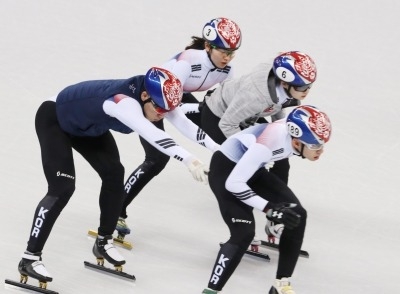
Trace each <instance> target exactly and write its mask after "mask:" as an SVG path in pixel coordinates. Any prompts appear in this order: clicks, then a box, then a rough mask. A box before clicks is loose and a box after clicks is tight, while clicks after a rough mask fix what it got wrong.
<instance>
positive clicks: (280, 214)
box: [264, 202, 300, 230]
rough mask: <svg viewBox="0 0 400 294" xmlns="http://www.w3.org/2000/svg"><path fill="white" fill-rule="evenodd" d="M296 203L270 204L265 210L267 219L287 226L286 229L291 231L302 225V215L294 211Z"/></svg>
mask: <svg viewBox="0 0 400 294" xmlns="http://www.w3.org/2000/svg"><path fill="white" fill-rule="evenodd" d="M296 206H297V204H295V203H285V202H282V203H273V202H268V203H267V206H266V207H265V209H264V212H265V213H266V216H267V219H269V220H270V221H273V222H277V223H281V224H283V225H285V228H287V229H289V230H291V229H294V228H296V227H297V226H298V225H299V224H300V215H299V214H297V213H296V212H294V211H293V209H292V208H294V207H296Z"/></svg>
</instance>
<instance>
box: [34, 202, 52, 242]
mask: <svg viewBox="0 0 400 294" xmlns="http://www.w3.org/2000/svg"><path fill="white" fill-rule="evenodd" d="M48 211H49V210H48V209H44V207H40V210H39V213H38V215H37V217H36V219H35V222H34V227H33V230H32V233H31V236H33V237H36V238H37V237H38V236H39V233H40V228H41V227H42V225H43V222H44V220H45V219H46V216H45V214H46V213H47V212H48Z"/></svg>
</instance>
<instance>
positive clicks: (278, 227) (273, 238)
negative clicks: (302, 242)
mask: <svg viewBox="0 0 400 294" xmlns="http://www.w3.org/2000/svg"><path fill="white" fill-rule="evenodd" d="M283 229H284V225H283V224H278V223H274V222H273V221H270V220H267V223H266V225H265V233H266V234H267V238H268V242H269V243H273V244H279V240H280V238H281V235H282V231H283Z"/></svg>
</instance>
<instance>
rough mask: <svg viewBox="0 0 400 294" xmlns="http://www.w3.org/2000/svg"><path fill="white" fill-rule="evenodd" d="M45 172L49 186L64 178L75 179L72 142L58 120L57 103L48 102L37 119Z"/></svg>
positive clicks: (44, 104) (39, 112)
mask: <svg viewBox="0 0 400 294" xmlns="http://www.w3.org/2000/svg"><path fill="white" fill-rule="evenodd" d="M35 128H36V134H37V136H38V139H39V144H40V150H41V156H42V164H43V170H44V173H45V176H46V179H47V181H48V183H49V185H57V184H58V182H59V181H63V180H62V178H65V177H68V178H69V179H73V180H74V179H75V167H74V162H73V154H72V147H71V140H70V137H69V135H68V134H67V133H65V132H64V131H63V130H62V129H61V127H60V125H59V123H58V120H57V116H56V110H55V102H52V101H46V102H44V103H43V104H42V105H41V106H40V107H39V109H38V111H37V114H36V118H35Z"/></svg>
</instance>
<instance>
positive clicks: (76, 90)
mask: <svg viewBox="0 0 400 294" xmlns="http://www.w3.org/2000/svg"><path fill="white" fill-rule="evenodd" d="M160 76H161V77H160ZM153 79H157V80H153ZM166 88H167V90H166ZM144 91H146V92H147V93H148V94H149V95H150V94H151V96H152V97H153V98H152V101H150V100H149V99H148V100H147V101H142V99H141V95H142V92H144ZM159 93H162V94H159ZM156 97H157V98H156ZM181 97H182V86H181V84H180V82H179V81H177V80H176V77H174V76H173V75H172V74H171V73H168V72H167V71H165V70H163V69H157V68H152V69H150V70H149V71H148V73H147V74H146V76H135V77H132V78H129V79H119V80H95V81H86V82H82V83H78V84H75V85H72V86H69V87H67V88H65V89H64V90H62V91H61V92H60V93H59V94H58V95H57V96H55V97H53V98H52V99H51V100H48V101H45V102H43V103H42V105H41V106H40V107H39V109H38V111H37V114H36V118H35V128H36V132H37V136H38V139H39V143H40V148H41V155H42V164H43V169H44V174H45V176H46V179H47V182H48V192H47V194H46V195H45V197H44V198H43V199H42V200H41V201H40V202H39V204H38V205H37V208H36V211H35V215H34V220H33V223H32V228H31V233H30V237H29V240H28V245H27V249H26V252H25V253H24V254H23V255H22V257H23V258H22V260H21V262H20V264H19V271H20V273H21V275H24V276H31V277H33V278H36V279H38V280H40V281H44V282H47V281H51V280H52V277H51V276H50V274H48V272H47V271H46V270H45V269H44V266H43V264H42V263H41V254H42V249H43V247H44V245H45V243H46V240H47V238H48V237H49V235H50V232H51V230H52V227H53V225H54V223H55V222H56V220H57V218H58V216H59V215H60V213H61V211H62V210H63V208H64V207H65V206H66V204H67V203H68V201H69V199H70V198H71V196H72V194H73V193H74V190H75V181H76V174H75V166H74V160H73V151H72V150H73V149H74V150H76V151H77V152H79V153H80V154H81V155H82V156H83V157H84V158H85V159H86V160H87V161H88V163H89V164H90V165H91V166H92V167H93V169H94V170H95V171H96V172H97V173H98V174H99V176H100V178H101V180H102V185H101V190H100V198H99V204H100V211H101V214H100V225H99V227H98V234H99V237H98V238H97V239H96V243H95V245H94V246H93V254H94V255H95V256H96V257H97V258H104V259H106V260H107V261H109V262H110V263H112V264H114V265H115V266H120V265H122V264H124V263H125V260H124V258H123V257H122V256H121V255H120V254H119V253H118V251H117V250H116V249H115V248H114V247H113V245H112V234H113V232H114V229H115V226H116V223H117V220H118V216H119V213H120V211H121V208H122V203H123V200H124V197H125V194H124V167H123V165H122V164H121V162H120V156H119V151H118V147H117V145H116V142H115V140H114V138H113V135H112V133H111V132H110V130H113V131H116V132H120V133H123V134H129V133H132V132H137V133H138V134H139V135H140V136H141V137H143V138H145V139H146V140H147V142H149V143H148V144H152V146H153V147H154V148H156V149H157V150H159V151H160V152H162V153H163V154H165V156H171V157H173V158H175V159H177V160H179V161H182V162H183V163H185V164H186V165H187V166H188V167H189V170H190V171H191V172H192V174H193V176H194V177H195V178H196V179H198V180H199V179H200V178H198V175H200V174H201V172H202V170H201V168H200V169H197V171H195V172H194V170H193V166H192V164H193V163H194V162H198V160H197V159H196V158H195V156H194V155H192V154H191V153H189V152H188V151H186V150H185V149H184V148H182V147H181V146H179V145H178V144H176V142H175V141H174V140H173V139H172V138H171V137H170V136H169V135H168V134H167V133H165V132H164V131H162V130H159V129H158V128H155V127H154V125H153V124H152V123H151V122H150V121H149V120H148V119H147V118H146V117H145V115H144V105H145V103H147V102H152V103H153V102H154V101H160V102H159V103H160V104H162V103H163V102H165V105H164V104H163V107H164V108H163V109H165V111H167V110H170V111H169V112H167V113H165V118H166V119H167V120H169V121H170V122H171V124H172V125H174V126H176V127H177V129H178V130H179V131H181V132H182V133H183V134H184V135H185V136H186V137H188V138H190V139H191V140H193V141H194V142H197V143H199V144H201V145H203V146H205V147H207V148H209V149H211V150H214V149H215V148H216V147H217V146H219V145H218V144H216V143H215V142H214V141H213V140H212V139H210V137H208V136H207V135H206V134H205V133H203V132H201V131H199V129H198V127H197V126H196V125H194V124H193V123H192V122H190V121H188V120H187V118H186V117H185V115H184V113H183V112H182V111H181V110H180V109H179V107H176V106H178V105H179V103H180V99H181ZM157 99H158V100H157ZM154 109H156V108H154ZM195 169H196V168H195ZM200 180H203V179H200Z"/></svg>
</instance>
